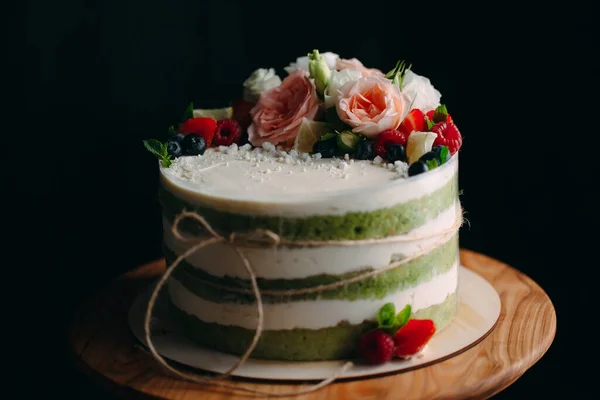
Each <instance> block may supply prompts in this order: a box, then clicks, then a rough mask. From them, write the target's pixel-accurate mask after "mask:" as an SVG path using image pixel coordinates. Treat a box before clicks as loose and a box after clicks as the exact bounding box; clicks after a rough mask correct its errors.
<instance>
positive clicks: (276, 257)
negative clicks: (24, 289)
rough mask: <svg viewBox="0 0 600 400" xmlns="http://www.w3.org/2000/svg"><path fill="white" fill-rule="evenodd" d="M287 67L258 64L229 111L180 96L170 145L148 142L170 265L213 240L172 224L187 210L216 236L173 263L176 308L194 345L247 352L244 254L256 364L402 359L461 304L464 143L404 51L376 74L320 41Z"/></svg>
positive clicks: (173, 313)
mask: <svg viewBox="0 0 600 400" xmlns="http://www.w3.org/2000/svg"><path fill="white" fill-rule="evenodd" d="M285 74H287V75H286V76H285V77H284V78H280V77H279V76H278V75H277V74H276V73H275V70H274V69H259V70H257V71H255V72H254V73H252V74H251V75H250V77H249V78H248V79H247V80H246V81H245V82H244V83H243V86H242V88H243V92H242V90H241V91H240V98H239V99H237V100H235V101H234V102H233V103H232V105H231V106H230V107H225V108H223V109H194V106H193V104H190V105H189V106H188V109H187V110H186V112H185V114H184V116H183V118H182V119H181V121H179V122H178V124H177V125H174V126H172V127H171V128H169V134H170V136H169V137H168V138H167V139H166V140H164V141H161V140H156V139H151V140H148V141H145V145H146V148H147V149H148V150H150V151H151V152H152V153H154V154H155V155H156V156H157V157H158V158H159V160H160V162H159V169H160V175H159V176H160V184H159V200H160V204H161V209H162V215H163V228H164V234H163V237H164V254H165V259H166V262H167V265H170V264H171V263H173V262H174V261H175V260H176V259H177V257H179V256H180V255H182V254H184V253H185V252H186V251H188V250H189V249H190V248H191V247H192V246H193V245H194V243H195V242H194V238H203V237H207V235H208V236H210V234H209V233H207V230H206V229H205V228H203V227H202V225H201V224H200V223H199V222H198V220H196V219H193V218H191V219H186V218H183V219H181V220H178V224H177V229H176V230H177V232H179V233H180V235H177V234H175V233H174V229H173V224H174V223H175V221H176V220H177V217H178V215H180V214H181V213H183V212H188V213H189V212H193V213H195V214H196V215H198V216H200V217H202V218H203V219H204V220H205V221H206V223H207V224H208V225H209V226H210V228H211V229H212V230H214V232H215V234H216V235H218V236H219V237H221V238H223V239H224V240H221V241H219V242H217V243H213V244H211V245H207V246H205V247H202V248H200V249H198V250H197V251H195V252H193V254H190V255H188V256H187V257H185V258H184V259H183V260H181V262H179V264H178V266H177V267H176V268H175V269H174V270H173V272H172V274H171V276H170V277H169V279H168V283H167V288H166V292H167V294H168V295H167V297H168V299H169V305H170V308H169V310H170V311H169V312H170V317H171V318H172V319H173V320H174V321H176V323H177V324H178V326H180V327H181V329H182V331H183V332H184V334H185V335H186V336H187V337H189V338H190V339H191V340H193V341H195V342H197V343H198V344H200V345H202V346H206V347H208V348H211V349H214V350H218V351H221V352H226V353H232V354H243V353H244V352H245V351H246V350H247V349H248V347H249V346H250V344H251V341H252V338H253V337H254V334H255V332H256V329H257V304H256V298H255V295H254V294H253V292H252V290H251V288H252V286H251V280H250V277H249V274H248V270H247V268H246V266H245V264H244V261H247V262H248V265H250V266H251V268H252V271H253V273H254V275H255V276H256V282H257V284H258V287H259V289H260V291H261V299H262V311H263V324H262V332H261V336H260V339H259V341H258V343H257V345H256V347H255V348H254V350H253V352H252V355H251V356H252V357H253V358H262V359H273V360H290V361H308V360H334V359H351V358H356V357H359V356H361V355H363V356H365V357H366V358H367V359H370V361H373V362H375V361H377V360H378V359H379V358H381V360H380V361H385V360H386V359H389V357H388V355H387V354H385V355H382V354H384V353H385V352H386V351H387V350H386V349H387V348H385V340H391V339H389V338H392V339H393V341H392V342H390V343H394V341H395V344H394V345H393V346H392V347H393V349H392V350H390V351H392V352H396V353H397V354H396V355H397V356H400V357H408V356H411V355H413V354H414V353H416V352H418V351H421V350H422V349H423V348H424V347H425V345H426V343H427V341H428V340H429V339H430V338H431V336H432V335H434V334H437V333H439V332H440V331H442V330H443V329H444V328H445V327H447V326H448V325H449V324H450V323H451V322H452V319H453V318H454V316H455V314H456V312H457V305H458V282H459V279H458V277H459V265H460V263H459V243H458V226H460V221H461V218H462V213H461V207H460V202H459V192H458V150H459V149H460V147H461V145H462V137H461V135H460V133H459V131H458V129H457V127H456V124H455V122H454V121H453V119H452V117H451V116H450V114H449V113H448V109H447V107H446V105H444V104H442V103H441V102H440V100H441V94H440V93H439V91H437V90H436V89H435V88H434V87H433V85H432V84H431V83H430V81H429V79H427V78H425V77H423V76H420V75H417V74H416V73H414V72H413V71H412V66H409V65H407V64H406V63H405V62H404V61H400V62H398V63H397V64H396V66H395V67H394V68H392V69H391V70H390V71H389V72H388V73H383V72H381V71H380V70H378V69H374V68H367V67H365V66H364V65H363V64H362V63H361V62H360V61H358V60H357V59H355V58H350V59H345V58H341V57H340V56H338V55H337V54H334V53H323V54H321V53H319V52H318V51H316V50H315V51H313V52H311V53H309V55H308V56H307V57H300V58H298V59H297V60H296V62H294V63H291V64H290V65H289V66H288V67H286V68H285ZM265 232H268V235H267V234H266V233H265ZM232 234H233V236H232ZM252 234H258V236H260V238H259V239H260V240H258V241H257V242H253V241H252V240H247V241H239V240H236V238H241V237H244V236H246V237H253V236H251V235H252ZM273 238H275V239H273ZM240 252H241V253H242V255H243V257H240ZM244 258H245V260H244ZM396 264H397V266H395V265H396ZM374 271H383V272H380V273H376V274H375V273H374V274H372V275H371V276H368V277H366V278H364V279H362V278H361V279H358V280H355V281H351V282H350V283H346V284H343V285H341V286H339V287H332V288H329V289H326V290H319V291H313V292H310V290H309V291H304V292H301V293H290V292H289V291H290V290H292V291H293V290H297V289H305V288H309V289H310V288H315V287H319V285H329V284H334V283H335V282H340V281H346V280H348V279H352V278H355V277H360V276H362V275H364V274H366V273H369V272H374ZM281 291H288V292H286V293H278V292H281ZM409 326H410V329H408V328H409ZM413 331H414V332H415V333H410V335H409V332H413ZM374 333H377V334H381V337H383V339H381V337H378V336H377V335H374ZM407 335H409V336H411V335H412V336H411V339H410V340H406V339H402V340H404V342H402V343H399V342H398V341H399V340H400V339H399V338H401V337H402V336H404V337H406V336H407ZM382 340H383V341H382ZM367 341H375V342H377V343H375V344H373V343H370V344H369V343H367ZM413 342H414V343H416V344H414V346H413ZM407 343H408V344H407ZM403 346H404V348H406V347H407V346H409V347H410V346H412V347H414V349H413V351H412V352H411V351H409V352H406V354H401V351H400V350H399V349H400V348H402V347H403ZM369 349H370V350H369ZM369 352H370V353H371V354H368V353H369ZM388 352H389V351H388ZM390 357H391V356H390Z"/></svg>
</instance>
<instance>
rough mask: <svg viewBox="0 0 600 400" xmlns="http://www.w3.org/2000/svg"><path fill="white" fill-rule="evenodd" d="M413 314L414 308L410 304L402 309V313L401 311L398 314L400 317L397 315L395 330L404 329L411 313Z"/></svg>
mask: <svg viewBox="0 0 600 400" xmlns="http://www.w3.org/2000/svg"><path fill="white" fill-rule="evenodd" d="M411 312H412V308H411V307H410V305H409V304H407V305H406V306H405V307H404V308H403V309H402V311H400V312H399V313H398V315H396V318H395V321H394V328H396V329H399V328H402V327H403V326H404V325H406V323H407V322H408V320H409V319H410V313H411Z"/></svg>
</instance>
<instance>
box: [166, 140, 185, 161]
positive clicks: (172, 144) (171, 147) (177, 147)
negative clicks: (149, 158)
mask: <svg viewBox="0 0 600 400" xmlns="http://www.w3.org/2000/svg"><path fill="white" fill-rule="evenodd" d="M182 136H183V135H182ZM167 152H168V153H169V155H170V156H173V157H181V156H182V155H183V146H182V145H181V142H180V141H179V140H178V139H177V138H176V137H172V138H171V139H169V141H168V142H167Z"/></svg>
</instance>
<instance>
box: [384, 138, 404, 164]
mask: <svg viewBox="0 0 600 400" xmlns="http://www.w3.org/2000/svg"><path fill="white" fill-rule="evenodd" d="M386 154H387V159H388V162H391V163H394V162H396V161H402V162H406V150H405V149H404V146H402V145H401V144H398V143H396V144H391V145H389V147H388V148H387V152H386Z"/></svg>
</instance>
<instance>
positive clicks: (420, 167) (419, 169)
mask: <svg viewBox="0 0 600 400" xmlns="http://www.w3.org/2000/svg"><path fill="white" fill-rule="evenodd" d="M427 171H429V168H427V164H425V162H424V161H421V160H419V161H417V162H414V163H412V164H411V165H410V167H408V176H415V175H419V174H422V173H423V172H427Z"/></svg>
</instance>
